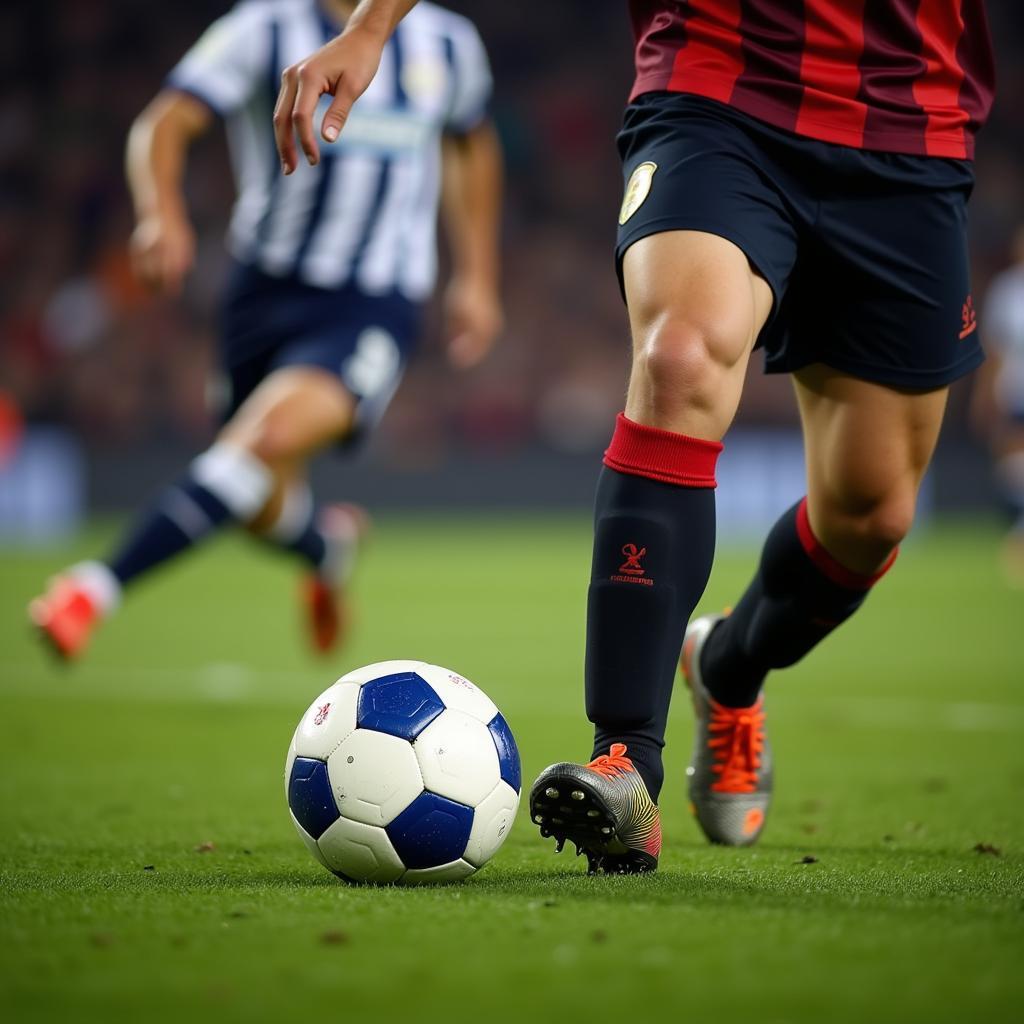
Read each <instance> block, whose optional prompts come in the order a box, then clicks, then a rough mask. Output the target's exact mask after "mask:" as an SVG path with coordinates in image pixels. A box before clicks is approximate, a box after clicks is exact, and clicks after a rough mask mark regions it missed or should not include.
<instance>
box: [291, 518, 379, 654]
mask: <svg viewBox="0 0 1024 1024" xmlns="http://www.w3.org/2000/svg"><path fill="white" fill-rule="evenodd" d="M320 529H321V530H322V531H323V534H324V538H325V539H326V541H327V558H326V562H325V565H324V568H323V569H322V570H321V571H320V572H317V573H311V574H310V575H309V576H307V577H306V578H305V579H304V580H303V587H302V602H303V605H304V606H305V609H306V620H307V622H308V624H309V635H310V639H311V640H312V642H313V646H314V648H316V650H317V651H319V652H321V653H323V654H326V653H327V652H329V651H332V650H334V648H335V647H337V646H339V645H340V644H342V643H344V641H345V637H346V635H347V633H348V626H349V621H350V615H349V606H348V594H347V589H348V582H349V579H350V578H351V576H352V570H353V569H354V568H355V562H356V556H357V554H358V552H359V546H360V544H361V543H362V542H363V540H364V539H365V538H366V536H367V534H368V533H369V530H370V517H369V515H368V514H367V512H366V510H365V509H363V508H360V507H359V506H358V505H349V504H338V505H328V506H327V507H326V508H324V509H323V510H322V512H321V513H320Z"/></svg>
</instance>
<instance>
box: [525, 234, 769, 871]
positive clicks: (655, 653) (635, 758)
mask: <svg viewBox="0 0 1024 1024" xmlns="http://www.w3.org/2000/svg"><path fill="white" fill-rule="evenodd" d="M623 269H624V280H625V290H626V298H627V304H628V306H629V314H630V320H631V326H632V332H633V369H632V374H631V378H630V385H629V395H628V400H627V405H626V411H625V413H624V414H622V415H620V416H619V417H618V420H617V422H616V425H615V431H614V435H613V437H612V440H611V444H610V445H609V448H608V451H607V452H606V454H605V465H604V468H603V470H602V472H601V477H600V481H599V484H598V489H597V499H596V508H595V524H594V531H595V532H594V554H593V566H592V575H591V583H590V589H589V594H588V602H587V650H586V708H587V715H588V717H589V718H590V720H591V721H592V722H593V723H594V727H595V739H594V750H593V760H592V761H591V762H590V764H589V765H585V766H581V765H572V764H568V763H566V764H561V765H553V766H552V767H551V768H549V769H548V770H547V771H546V772H544V773H543V774H542V775H541V777H540V778H539V779H538V781H537V783H536V784H535V786H534V790H533V796H532V800H531V804H532V807H531V811H532V813H533V814H534V820H535V821H536V822H537V823H538V824H539V825H540V826H541V829H542V833H543V834H548V835H553V836H555V837H556V838H557V839H558V840H559V841H560V842H561V841H564V840H565V839H569V840H571V841H573V842H576V843H577V844H578V845H579V846H581V847H582V848H583V849H584V851H585V852H586V853H587V855H588V858H589V860H590V864H591V869H592V870H604V871H630V870H650V869H652V868H653V867H654V866H655V865H656V864H657V856H658V851H659V850H660V827H659V825H658V817H657V807H656V801H657V799H658V796H659V793H660V790H661V785H662V781H663V769H662V764H661V749H662V747H663V745H664V736H665V727H666V723H667V719H668V708H669V701H670V697H671V692H672V683H673V676H674V673H675V664H676V660H677V658H678V655H679V648H680V644H681V642H682V637H683V631H684V629H685V627H686V622H687V619H688V618H689V616H690V613H691V612H692V611H693V608H694V606H695V605H696V603H697V601H698V600H699V598H700V596H701V594H702V593H703V591H704V587H705V585H706V584H707V580H708V576H709V574H710V571H711V563H712V558H713V553H714V543H715V503H714V486H715V465H716V461H717V458H718V453H719V452H720V450H721V448H722V445H721V441H720V439H721V437H722V435H723V434H724V433H725V431H726V429H727V428H728V426H729V424H730V423H731V421H732V418H733V415H734V413H735V410H736V406H737V403H738V401H739V397H740V392H741V389H742V384H743V376H744V372H745V369H746V364H747V360H748V358H749V355H750V351H751V349H752V347H753V344H754V340H755V339H756V337H757V335H758V333H759V332H760V329H761V326H762V325H763V324H764V322H765V320H766V318H767V316H768V313H769V311H770V308H771V302H772V298H771V290H770V289H769V287H768V285H767V284H766V283H765V282H764V280H763V279H762V278H761V277H760V276H759V275H757V274H756V273H755V272H754V271H753V270H752V269H751V267H750V264H749V263H748V261H747V258H746V256H745V255H744V254H743V252H742V251H741V250H740V249H739V248H738V247H737V246H735V245H734V244H733V243H731V242H728V241H726V240H725V239H723V238H720V237H718V236H714V235H710V234H706V233H702V232H695V231H673V232H666V233H661V234H656V235H650V236H647V237H645V238H643V239H641V240H640V241H638V242H636V243H635V244H634V245H632V246H631V247H630V248H629V250H628V251H627V252H626V254H625V259H624V267H623Z"/></svg>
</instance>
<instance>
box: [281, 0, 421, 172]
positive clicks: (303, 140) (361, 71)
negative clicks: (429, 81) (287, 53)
mask: <svg viewBox="0 0 1024 1024" xmlns="http://www.w3.org/2000/svg"><path fill="white" fill-rule="evenodd" d="M415 6H416V0H360V3H359V5H358V6H357V7H356V9H355V10H354V11H353V12H352V16H351V17H350V18H349V19H348V22H347V24H346V25H345V31H344V32H342V33H341V35H339V36H337V37H336V38H335V39H332V40H331V41H330V42H329V43H326V44H325V45H324V46H321V47H320V49H319V50H317V51H316V53H314V54H313V55H312V56H310V57H307V58H306V59H305V60H303V61H300V62H299V63H298V64H293V65H292V66H291V67H289V68H285V71H284V74H283V75H282V76H281V90H280V92H279V93H278V96H277V104H276V105H275V107H274V136H275V138H276V140H277V152H278V154H279V155H280V157H281V168H282V170H283V171H284V173H285V174H291V173H292V171H294V170H295V168H296V167H297V166H298V162H299V161H298V155H297V153H296V151H295V136H296V134H297V135H298V137H299V144H300V145H301V146H302V152H303V153H305V154H306V159H307V160H308V161H309V162H310V163H311V164H315V163H317V161H318V160H319V159H320V150H319V148H318V147H317V144H316V136H315V133H314V131H313V113H314V111H315V110H316V105H317V102H318V101H319V99H320V97H321V96H322V95H323V94H324V93H330V94H331V95H332V96H333V97H334V100H333V102H332V103H331V106H330V108H329V109H328V111H327V113H326V114H325V115H324V120H323V124H322V125H321V126H320V133H321V135H323V137H324V139H325V140H326V141H327V142H333V141H334V140H335V139H336V138H337V137H338V133H339V132H340V131H341V130H342V128H344V126H345V121H346V120H348V113H349V111H350V110H351V109H352V104H353V103H355V101H356V100H357V99H359V97H360V96H362V94H363V93H364V92H365V91H366V87H367V86H368V85H369V84H370V82H371V81H372V80H373V76H374V75H375V74H376V73H377V67H378V66H379V65H380V57H381V54H382V53H383V51H384V44H385V43H386V42H387V41H388V39H389V37H390V36H391V33H392V32H394V31H395V26H396V25H397V24H398V23H399V22H400V21H401V20H402V18H404V17H405V15H407V14H408V13H409V11H411V10H412V9H413V7H415Z"/></svg>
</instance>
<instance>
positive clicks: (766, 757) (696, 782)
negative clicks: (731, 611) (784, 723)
mask: <svg viewBox="0 0 1024 1024" xmlns="http://www.w3.org/2000/svg"><path fill="white" fill-rule="evenodd" d="M722 618H723V616H721V615H704V616H701V617H700V618H699V619H694V621H693V622H691V623H690V625H689V627H688V629H687V630H686V638H685V639H684V641H683V656H682V661H681V668H682V670H683V676H684V677H685V679H686V684H687V686H689V688H690V693H691V695H692V697H693V710H694V715H695V718H696V727H697V735H696V739H695V741H694V749H693V757H692V759H691V762H690V766H689V768H687V769H686V774H687V777H688V778H689V789H690V806H691V809H692V810H693V813H694V814H695V815H696V818H697V821H698V822H699V823H700V827H701V828H702V829H703V830H704V834H705V835H706V836H707V837H708V839H710V840H711V842H713V843H722V844H724V845H726V846H749V845H750V844H751V843H753V842H756V840H757V838H758V836H759V835H760V834H761V830H762V829H763V828H764V823H765V818H766V817H767V815H768V807H769V805H770V804H771V799H772V752H771V747H770V746H769V744H768V736H767V734H766V733H765V714H764V697H763V696H760V697H758V698H757V702H756V703H755V704H753V705H752V706H751V707H749V708H729V707H726V706H725V705H724V704H719V703H718V701H716V700H715V699H714V698H713V697H712V696H711V694H710V693H708V691H707V690H706V689H705V687H704V681H703V678H702V676H701V669H700V656H701V651H702V650H703V648H704V644H705V642H706V641H707V638H708V637H709V636H710V635H711V631H712V630H713V629H714V628H715V626H716V625H718V623H719V622H720V621H721V620H722Z"/></svg>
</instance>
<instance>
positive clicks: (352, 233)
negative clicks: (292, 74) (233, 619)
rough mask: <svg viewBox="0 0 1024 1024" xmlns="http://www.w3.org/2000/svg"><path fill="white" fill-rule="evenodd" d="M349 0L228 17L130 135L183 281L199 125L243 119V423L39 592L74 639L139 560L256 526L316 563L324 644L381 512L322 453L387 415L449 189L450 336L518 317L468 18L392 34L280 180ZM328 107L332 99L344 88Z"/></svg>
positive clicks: (233, 141) (305, 0)
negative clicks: (333, 496) (299, 117)
mask: <svg viewBox="0 0 1024 1024" xmlns="http://www.w3.org/2000/svg"><path fill="white" fill-rule="evenodd" d="M353 6H354V4H353V3H348V2H345V0H259V2H256V0H252V2H243V3H239V4H238V5H237V6H236V7H234V8H233V9H232V10H231V11H230V12H229V13H228V14H227V15H225V16H224V17H223V18H221V19H220V20H219V21H217V22H215V23H214V24H213V25H212V26H211V27H210V29H209V30H208V31H207V32H206V33H205V34H204V35H203V37H202V38H201V39H200V40H199V41H198V42H197V43H196V45H195V46H194V47H193V48H192V49H191V50H190V51H189V52H188V53H187V54H186V55H185V57H184V58H183V59H182V60H181V62H180V63H179V64H178V65H177V67H175V68H174V70H173V71H172V72H171V74H170V76H169V78H168V79H167V84H166V87H165V88H164V90H163V91H162V92H160V94H159V95H158V96H157V97H156V98H155V99H154V100H153V101H152V103H150V105H149V106H148V107H147V108H146V110H145V111H144V112H143V113H142V114H141V115H140V116H139V118H138V119H137V120H136V122H135V124H134V125H133V126H132V130H131V133H130V136H129V140H128V150H127V173H128V181H129V185H130V187H131V192H132V196H133V199H134V202H135V209H136V216H137V226H136V229H135V232H134V234H133V236H132V243H131V244H132V252H133V256H134V261H135V266H136V268H137V271H138V273H139V275H140V276H141V277H142V278H143V279H144V280H145V281H146V282H148V283H149V284H150V285H152V286H153V288H155V289H157V290H159V291H163V292H166V293H169V294H172V295H173V294H177V293H178V292H179V291H180V290H181V287H182V283H183V280H184V278H185V277H186V275H187V274H188V272H189V270H190V268H191V266H192V262H193V257H194V250H195V237H194V233H193V230H192V226H191V224H190V223H189V218H188V213H187V209H186V202H185V196H184V192H183V186H182V177H183V170H184V164H185V159H186V156H187V153H188V149H189V146H190V144H191V143H192V141H193V140H194V139H195V138H197V137H198V136H199V135H201V134H202V133H203V132H205V131H207V130H208V129H209V128H210V127H211V125H212V124H213V123H214V120H215V119H216V117H218V116H220V117H222V118H223V119H224V120H225V123H226V126H227V130H228V139H229V143H230V148H231V156H232V161H233V165H234V170H235V175H236V179H237V181H236V184H237V200H236V203H235V207H234V211H233V214H232V218H231V228H230V238H229V245H230V250H231V253H232V256H233V266H232V269H231V274H230V281H229V283H228V285H227V291H226V294H225V296H224V308H223V324H222V339H221V340H222V347H221V352H220V358H221V367H222V371H223V376H224V386H225V392H226V393H225V394H224V396H223V409H222V413H223V423H224V425H223V427H222V429H221V431H220V433H219V434H218V436H217V438H216V440H215V442H214V444H213V445H212V446H211V447H210V448H209V449H208V450H207V451H205V452H204V453H203V454H201V455H200V456H199V457H198V458H197V459H196V460H195V461H194V462H193V463H192V465H191V466H190V467H189V469H188V470H187V472H186V473H185V475H184V476H183V477H182V478H181V479H180V480H179V481H177V482H176V483H175V484H173V485H172V486H170V487H168V488H167V489H166V490H165V491H164V492H163V493H162V494H161V495H160V496H159V498H158V500H157V501H156V503H155V504H154V505H153V507H152V508H151V509H150V510H149V511H147V512H146V513H144V514H143V515H142V516H141V517H140V518H139V519H138V520H137V521H136V523H135V525H134V527H133V528H132V529H131V530H130V531H129V532H128V534H127V535H126V536H125V537H124V538H123V540H122V542H121V544H120V546H119V547H118V549H117V550H116V551H115V552H114V553H113V554H112V555H111V557H109V558H108V559H106V560H104V561H94V562H86V563H83V564H80V565H76V566H73V567H72V568H70V569H69V570H67V571H66V572H65V573H63V574H62V575H61V576H59V577H58V578H56V579H55V580H54V581H52V582H51V584H50V587H49V589H48V590H47V591H46V593H45V594H44V595H43V596H42V597H40V598H37V599H36V600H35V601H33V603H32V605H31V606H30V615H31V618H32V621H33V622H34V623H35V624H36V625H37V626H38V627H39V629H40V630H41V632H42V634H43V636H44V637H45V639H46V640H48V641H49V643H50V644H51V645H52V647H53V648H54V649H55V650H56V651H57V652H58V653H59V654H60V655H62V656H64V657H66V658H72V657H75V656H77V655H79V654H81V652H82V651H83V649H84V648H85V646H86V644H87V641H88V639H89V636H90V634H91V633H92V631H93V629H94V627H95V626H96V625H97V623H98V622H99V621H100V620H102V619H103V618H105V617H106V616H108V615H109V614H110V613H111V612H112V611H113V610H114V609H115V608H116V607H117V604H118V601H119V600H120V598H121V594H122V591H123V590H124V589H125V588H126V587H127V586H128V585H129V584H131V583H133V582H134V581H135V580H137V579H139V578H140V577H141V576H143V575H145V574H146V573H148V572H150V571H151V570H152V569H154V568H156V567H157V566H158V565H161V564H163V563H165V562H167V561H168V560H169V559H171V558H174V557H176V556H178V555H180V554H182V553H183V552H185V551H187V550H188V549H189V548H191V547H193V546H194V545H196V544H198V543H199V542H200V541H202V540H203V539H204V538H206V537H207V536H209V535H210V534H211V533H213V532H214V531H216V530H218V529H220V528H222V527H224V526H226V525H228V524H238V525H241V526H243V527H244V528H245V529H247V530H249V531H250V532H251V533H253V534H255V535H256V536H258V537H260V538H261V539H262V540H264V541H266V542H267V544H269V545H271V546H274V547H276V548H279V549H280V550H282V551H288V552H291V553H293V554H294V555H296V556H297V557H298V558H299V559H300V560H301V561H302V562H304V563H305V565H306V566H307V567H308V578H307V580H306V587H305V590H304V594H305V602H306V605H307V613H308V617H309V622H310V627H311V631H312V638H313V641H314V643H315V646H316V647H317V648H319V649H321V650H327V649H329V648H330V647H331V646H332V645H334V643H335V642H336V641H337V639H338V638H339V632H340V630H341V628H342V627H343V625H344V609H343V603H342V597H343V593H342V591H343V587H344V583H345V580H346V578H347V576H348V574H349V573H350V571H351V568H352V563H353V557H354V554H355V550H356V545H357V542H358V538H359V532H360V526H361V523H362V516H361V515H360V514H359V512H358V510H356V509H355V508H354V507H352V506H331V507H327V508H323V509H318V508H317V506H316V504H315V502H314V500H313V498H312V495H311V494H310V489H309V486H308V484H307V481H306V469H307V464H308V462H309V460H310V458H311V456H313V455H314V454H315V453H317V452H318V451H320V450H322V449H324V448H326V447H328V446H330V445H334V444H344V445H346V446H347V445H351V444H354V443H355V442H357V441H358V440H359V439H361V438H363V437H364V436H365V435H366V434H367V433H368V432H369V431H371V430H372V429H373V427H374V426H375V425H376V423H377V422H378V421H379V419H380V418H381V416H382V415H383V413H384V410H385V408H386V407H387V405H388V402H389V401H390V399H391V397H392V395H393V393H394V391H395V389H396V387H397V386H398V383H399V380H400V378H401V376H402V373H403V370H404V368H405V366H406V363H407V361H408V359H409V357H410V355H411V353H412V350H413V348H414V345H415V343H416V340H417V336H418V334H419V332H420V320H421V310H422V307H423V303H424V301H425V300H426V299H427V298H428V297H429V296H430V294H431V292H432V290H433V288H434V281H435V275H436V263H437V252H436V222H437V215H438V203H439V196H441V195H442V193H443V206H444V213H445V219H446V228H447V232H446V233H447V239H448V243H449V248H450V251H451V259H452V278H451V281H450V283H449V284H448V287H447V291H446V293H445V312H446V315H447V331H448V338H449V346H450V347H449V354H450V357H451V361H452V362H453V364H455V365H456V366H459V367H468V366H472V365H473V364H475V363H476V362H478V361H479V360H480V359H481V358H482V357H483V356H484V355H485V354H486V353H487V351H488V349H489V348H490V346H491V344H492V342H493V340H494V338H495V336H496V335H497V333H498V331H499V330H500V328H501V323H502V313H501V307H500V301H499V295H498V253H497V236H498V217H499V209H500V205H501V204H500V191H501V169H500V153H499V150H498V144H497V141H496V136H495V133H494V131H493V128H492V126H491V124H490V122H489V120H488V117H487V105H488V100H489V97H490V90H491V79H490V72H489V68H488V61H487V56H486V54H485V51H484V48H483V44H482V43H481V41H480V38H479V36H478V35H477V32H476V30H475V28H474V27H473V26H472V24H471V23H470V22H468V21H467V20H466V19H464V18H462V17H460V16H458V15H456V14H453V13H451V12H449V11H446V10H444V9H442V8H440V7H436V6H434V5H433V4H423V5H422V6H421V7H420V9H419V10H417V11H416V13H415V15H414V16H413V17H410V18H409V20H408V21H407V22H406V23H405V24H404V25H403V26H402V28H401V29H400V30H399V31H398V32H397V33H395V34H394V36H393V37H392V38H391V40H390V41H389V42H388V44H387V46H386V47H384V49H383V51H382V53H381V55H380V56H381V60H380V69H379V72H378V73H377V75H376V77H374V78H373V81H372V82H370V83H368V88H367V89H366V91H365V95H364V96H363V97H362V99H361V100H360V102H359V104H358V105H357V106H356V107H355V109H354V110H353V111H352V116H351V121H350V124H349V130H348V131H347V132H346V134H345V136H344V137H343V138H342V139H340V140H338V141H337V142H336V143H333V144H331V145H329V146H328V147H326V149H325V152H324V154H323V157H322V159H321V160H320V161H319V162H318V163H317V165H316V166H315V167H303V168H302V170H301V171H300V173H297V174H295V175H293V176H291V177H289V178H287V179H285V178H282V176H281V174H280V167H279V164H278V160H277V155H276V153H275V149H274V139H273V135H272V126H271V109H272V105H273V101H274V97H275V96H276V94H277V90H278V84H279V82H280V79H281V72H282V69H283V68H285V67H286V66H287V65H289V64H292V63H294V62H295V61H296V60H298V59H299V58H301V57H302V56H303V55H304V54H305V53H307V52H308V51H310V50H312V49H315V48H316V47H317V46H319V45H320V44H321V43H322V42H324V41H325V40H327V39H331V38H333V37H334V36H336V35H337V34H338V32H339V31H341V29H342V27H343V25H344V22H345V19H346V18H347V17H348V16H349V15H350V14H351V11H352V8H353ZM325 106H326V103H325Z"/></svg>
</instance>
